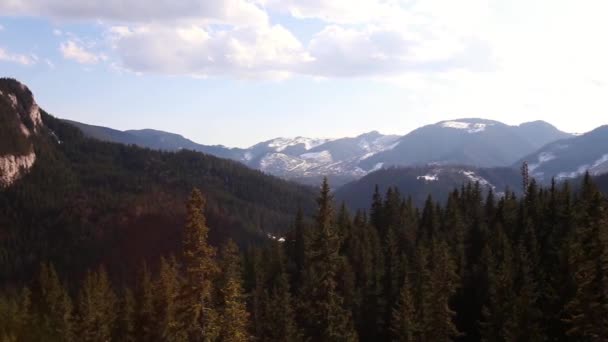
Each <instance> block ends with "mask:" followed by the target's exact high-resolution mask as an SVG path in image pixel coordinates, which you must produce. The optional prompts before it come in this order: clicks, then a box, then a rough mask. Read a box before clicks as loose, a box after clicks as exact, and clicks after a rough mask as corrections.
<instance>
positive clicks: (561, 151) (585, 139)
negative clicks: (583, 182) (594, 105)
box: [514, 126, 608, 181]
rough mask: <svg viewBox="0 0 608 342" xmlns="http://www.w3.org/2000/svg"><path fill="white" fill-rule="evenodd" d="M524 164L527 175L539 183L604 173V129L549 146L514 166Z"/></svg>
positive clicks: (607, 149) (607, 137)
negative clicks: (526, 167)
mask: <svg viewBox="0 0 608 342" xmlns="http://www.w3.org/2000/svg"><path fill="white" fill-rule="evenodd" d="M524 161H526V162H528V168H529V170H530V174H531V175H532V176H534V177H535V178H537V179H538V180H540V181H549V180H550V179H551V178H552V177H555V178H556V179H558V180H561V179H567V178H575V177H579V176H581V175H583V174H584V173H585V172H586V171H589V172H590V173H591V174H592V175H599V174H602V173H606V172H608V126H601V127H598V128H596V129H594V130H593V131H591V132H588V133H585V134H583V135H579V136H575V137H570V138H568V139H562V140H558V141H555V142H553V143H550V144H548V145H546V146H544V147H542V148H541V149H539V150H537V151H536V152H534V153H532V154H529V155H527V156H526V157H524V158H522V159H520V160H519V161H518V162H517V163H515V165H514V167H518V166H520V165H521V164H522V163H523V162H524Z"/></svg>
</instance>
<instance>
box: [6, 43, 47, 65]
mask: <svg viewBox="0 0 608 342" xmlns="http://www.w3.org/2000/svg"><path fill="white" fill-rule="evenodd" d="M0 62H10V63H17V64H21V65H34V64H36V63H37V62H38V56H36V55H34V54H31V55H22V54H18V53H10V52H8V51H6V50H5V49H3V48H1V47H0Z"/></svg>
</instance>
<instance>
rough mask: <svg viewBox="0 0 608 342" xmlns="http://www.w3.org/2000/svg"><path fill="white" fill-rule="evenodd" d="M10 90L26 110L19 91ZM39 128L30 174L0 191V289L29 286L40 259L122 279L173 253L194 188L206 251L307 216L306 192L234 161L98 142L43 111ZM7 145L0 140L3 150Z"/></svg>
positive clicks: (310, 202) (30, 144) (309, 200)
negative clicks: (202, 210) (200, 197)
mask: <svg viewBox="0 0 608 342" xmlns="http://www.w3.org/2000/svg"><path fill="white" fill-rule="evenodd" d="M3 82H4V83H8V84H13V82H14V84H18V83H17V82H16V81H14V80H3ZM13 89H15V90H14V91H21V92H22V93H20V94H23V96H22V97H23V99H25V100H28V98H29V99H30V100H29V101H33V100H31V93H29V91H27V92H24V90H23V89H27V88H25V87H23V88H21V87H18V86H17V87H13ZM0 97H1V96H0ZM20 101H21V100H20ZM19 103H21V102H19ZM3 108H4V109H3V112H0V118H4V119H5V121H6V120H7V118H13V117H14V115H15V112H14V107H11V106H8V107H3ZM42 121H43V126H41V127H40V131H39V132H38V133H37V134H32V135H31V136H30V137H29V138H28V139H27V140H24V141H25V142H27V145H25V148H32V149H33V150H34V151H35V156H36V160H35V163H34V164H33V167H32V168H31V170H29V172H22V173H23V175H22V177H21V179H20V180H18V181H16V182H15V183H14V184H12V185H11V186H8V187H2V188H0V284H5V283H12V282H15V281H17V282H19V281H21V280H27V279H28V278H30V277H31V274H32V271H33V270H34V269H35V268H37V267H38V264H39V263H40V261H43V260H45V261H52V262H53V263H55V265H56V267H57V268H58V269H60V270H61V271H62V272H65V273H66V276H71V275H72V272H73V273H74V274H81V273H82V272H84V270H85V269H86V268H87V267H90V266H91V265H97V264H99V263H100V262H103V263H105V264H106V265H107V266H108V268H109V269H112V270H113V271H114V272H115V273H117V274H118V273H121V272H124V273H127V274H129V273H131V272H132V271H133V269H135V268H136V267H137V265H138V264H139V262H140V261H141V260H145V259H149V258H151V257H154V258H155V257H157V256H158V255H162V254H165V253H170V252H174V251H175V250H176V249H177V247H178V246H179V241H180V239H181V231H182V226H183V221H184V212H185V211H184V206H183V204H184V202H185V200H186V198H187V195H188V193H189V192H190V191H191V189H192V188H193V187H198V188H200V189H202V190H203V191H204V192H205V194H206V196H207V197H208V199H209V203H210V205H209V206H207V210H206V214H207V216H208V219H209V222H211V223H212V224H213V225H214V226H215V227H217V229H216V230H214V232H213V234H212V236H211V238H212V241H214V242H217V241H219V240H222V239H224V238H226V237H231V238H233V239H234V240H235V241H237V242H238V243H241V244H250V243H257V242H256V241H258V242H259V241H263V240H265V239H267V237H266V235H267V234H268V233H272V234H274V235H280V234H281V232H285V231H287V230H289V229H290V224H291V220H292V217H293V215H294V214H295V213H296V211H297V209H298V208H299V207H301V208H302V209H303V210H304V211H305V212H306V213H307V214H311V213H312V210H313V207H314V192H313V190H312V189H311V188H308V187H304V186H299V185H296V184H294V183H290V182H287V181H283V180H280V179H277V178H274V177H271V176H268V175H265V174H263V173H261V172H259V171H255V170H251V169H248V168H247V167H245V166H243V165H241V164H239V163H237V162H233V161H228V160H224V159H220V158H217V157H213V156H209V155H205V154H201V153H198V152H192V151H181V152H177V153H169V152H160V151H153V150H149V149H143V148H139V147H134V146H125V145H121V144H116V143H107V142H101V141H98V140H94V139H90V138H86V137H84V135H83V134H82V133H81V132H80V131H79V130H78V129H77V128H75V127H73V126H71V125H70V124H67V123H65V122H63V121H61V120H58V119H56V118H54V117H52V116H50V115H48V114H46V113H44V112H43V113H42ZM9 128H11V129H12V128H13V127H12V126H9ZM17 128H18V127H17ZM18 136H20V135H18ZM11 139H12V135H6V136H5V135H3V136H2V137H0V140H1V141H2V146H6V145H4V144H5V143H6V144H10V142H11ZM13 150H14V149H11V151H13ZM13 153H15V151H13Z"/></svg>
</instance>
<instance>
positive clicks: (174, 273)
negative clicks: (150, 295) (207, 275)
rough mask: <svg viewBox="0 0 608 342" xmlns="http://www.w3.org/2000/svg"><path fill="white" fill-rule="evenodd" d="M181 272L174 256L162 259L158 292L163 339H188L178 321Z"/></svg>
mask: <svg viewBox="0 0 608 342" xmlns="http://www.w3.org/2000/svg"><path fill="white" fill-rule="evenodd" d="M180 286H181V284H180V274H179V268H178V265H177V261H176V260H175V258H174V257H173V256H171V257H170V258H168V259H167V258H164V257H162V258H161V259H160V273H159V277H158V280H157V283H156V292H157V293H158V296H157V297H158V298H157V299H158V302H157V305H158V309H157V310H156V312H157V313H158V314H159V315H160V317H159V318H158V319H157V320H158V322H159V323H160V324H159V327H158V330H159V335H160V337H161V339H162V340H163V341H167V342H179V341H186V340H187V336H186V335H185V334H184V331H183V330H182V328H181V324H180V323H181V322H179V321H178V317H177V313H178V311H179V310H178V309H179V307H178V305H179V303H178V298H179V290H180Z"/></svg>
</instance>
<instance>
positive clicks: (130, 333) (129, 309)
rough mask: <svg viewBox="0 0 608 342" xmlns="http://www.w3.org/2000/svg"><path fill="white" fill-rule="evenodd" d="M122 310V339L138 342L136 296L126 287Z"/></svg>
mask: <svg viewBox="0 0 608 342" xmlns="http://www.w3.org/2000/svg"><path fill="white" fill-rule="evenodd" d="M120 306H121V310H120V333H119V335H120V337H121V340H123V341H125V342H135V341H137V336H138V335H137V331H136V320H137V317H136V310H137V303H136V301H135V296H134V295H133V291H131V289H130V288H128V287H125V288H124V290H123V294H122V303H121V305H120Z"/></svg>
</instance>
